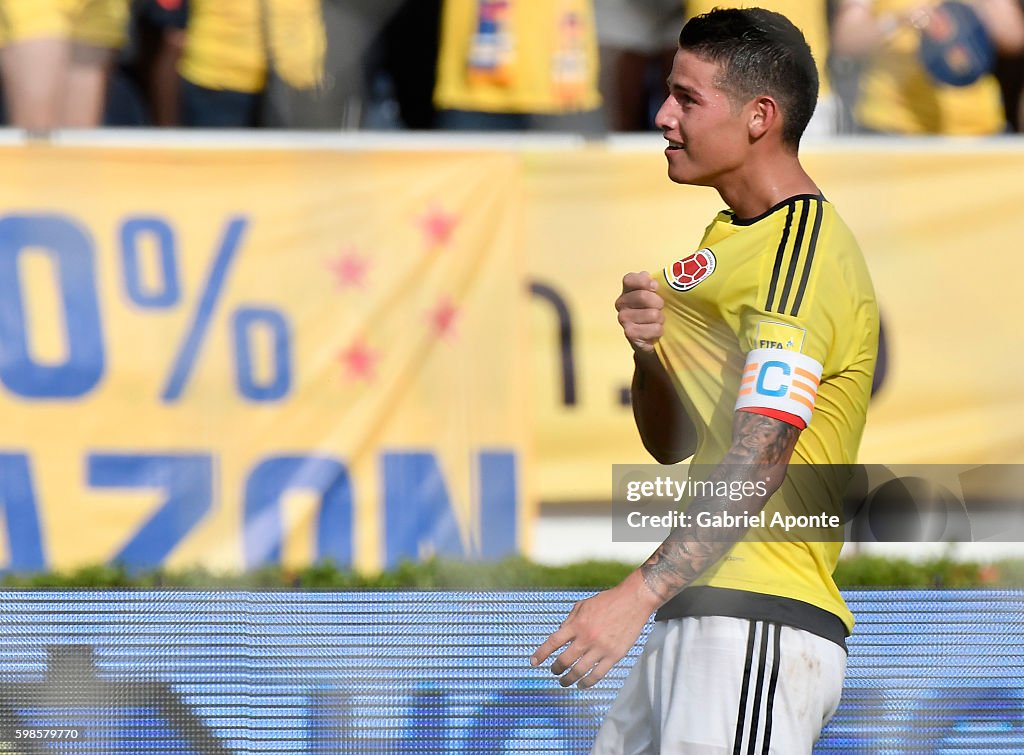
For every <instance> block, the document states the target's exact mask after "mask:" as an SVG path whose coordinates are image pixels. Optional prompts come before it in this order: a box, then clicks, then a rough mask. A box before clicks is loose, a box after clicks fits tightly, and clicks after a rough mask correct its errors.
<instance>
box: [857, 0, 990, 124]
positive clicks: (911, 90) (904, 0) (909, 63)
mask: <svg viewBox="0 0 1024 755" xmlns="http://www.w3.org/2000/svg"><path fill="white" fill-rule="evenodd" d="M969 1H970V0H968V2H969ZM928 4H929V5H938V2H932V3H928ZM920 5H922V2H921V0H874V2H872V4H871V10H872V12H873V13H874V14H875V16H876V17H881V16H885V15H887V14H890V13H892V14H898V13H902V12H904V11H907V10H910V9H911V8H915V7H919V6H920ZM919 47H920V32H918V30H917V29H915V28H913V27H912V26H909V25H903V26H901V27H899V29H898V30H897V31H896V32H895V33H894V34H893V36H892V38H891V39H889V41H888V42H886V43H885V45H884V46H883V47H882V48H881V49H880V50H878V51H877V52H876V53H875V54H874V55H873V56H872V57H871V58H870V59H869V61H868V64H867V67H866V69H865V70H864V72H863V74H862V75H861V79H860V92H859V94H858V97H857V103H856V105H855V106H854V116H855V117H856V119H857V121H858V122H859V123H861V124H862V125H864V126H866V127H867V128H870V129H873V130H875V131H883V132H886V133H896V134H947V135H959V136H971V135H983V134H994V133H998V132H1000V131H1002V130H1003V129H1004V127H1005V125H1006V119H1005V115H1004V112H1003V105H1002V99H1001V94H1000V91H999V83H998V82H997V81H996V78H995V76H993V75H991V74H987V75H985V76H983V77H982V78H980V79H979V80H978V81H976V82H975V83H974V84H970V85H968V86H965V87H954V86H948V85H946V84H940V83H938V82H936V81H935V80H933V79H932V78H931V77H930V76H929V75H928V72H927V71H926V70H925V69H924V66H923V65H922V64H921V62H920V60H919V59H918V48H919Z"/></svg>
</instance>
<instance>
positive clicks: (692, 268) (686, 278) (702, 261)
mask: <svg viewBox="0 0 1024 755" xmlns="http://www.w3.org/2000/svg"><path fill="white" fill-rule="evenodd" d="M715 264H716V261H715V255H714V252H712V251H711V250H710V249H707V248H704V249H701V250H700V251H699V252H694V253H693V254H691V255H690V256H689V257H683V259H681V260H679V261H678V262H673V263H672V265H671V266H670V267H666V268H665V280H667V281H668V285H670V286H672V288H674V289H675V290H676V291H689V290H690V289H691V288H693V287H694V286H696V285H697V284H698V283H700V282H701V281H702V280H704V279H705V278H707V277H708V276H710V275H711V273H713V272H715Z"/></svg>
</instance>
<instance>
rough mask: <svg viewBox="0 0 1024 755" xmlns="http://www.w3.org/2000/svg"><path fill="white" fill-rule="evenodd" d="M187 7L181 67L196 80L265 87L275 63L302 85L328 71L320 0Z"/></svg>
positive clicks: (199, 0)
mask: <svg viewBox="0 0 1024 755" xmlns="http://www.w3.org/2000/svg"><path fill="white" fill-rule="evenodd" d="M188 13H189V17H188V33H187V34H186V37H185V49H184V50H183V51H182V56H181V60H180V61H179V63H178V71H179V72H180V73H181V75H182V77H184V78H185V79H187V80H188V81H190V82H192V83H193V84H196V85H198V86H201V87H204V88H206V89H218V90H220V89H225V90H230V91H234V92H248V93H256V92H261V91H263V88H264V86H266V83H267V73H268V70H269V67H270V63H272V65H273V69H274V72H275V73H276V74H277V75H278V76H280V77H281V79H282V80H283V81H285V82H286V83H287V84H289V85H291V86H293V87H296V88H298V89H309V88H312V87H314V86H316V85H317V84H318V83H319V82H320V80H321V79H322V77H323V64H324V53H325V50H326V46H327V33H326V31H325V29H324V22H323V17H322V15H321V10H320V2H319V0H189V6H188ZM264 14H265V15H266V18H264ZM268 52H269V55H268ZM268 58H270V60H269V62H268Z"/></svg>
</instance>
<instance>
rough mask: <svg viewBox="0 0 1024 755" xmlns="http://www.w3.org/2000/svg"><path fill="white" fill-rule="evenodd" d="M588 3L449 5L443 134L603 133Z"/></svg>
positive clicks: (462, 1) (461, 1) (486, 0)
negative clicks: (447, 130)
mask: <svg viewBox="0 0 1024 755" xmlns="http://www.w3.org/2000/svg"><path fill="white" fill-rule="evenodd" d="M597 66H598V63H597V39H596V34H595V29H594V18H593V8H592V6H591V1H590V0H444V4H443V12H442V20H441V52H440V59H439V61H438V82H437V89H436V91H435V103H436V104H437V106H438V108H440V109H441V111H442V112H441V113H440V123H441V126H442V127H444V128H452V129H462V130H521V129H542V130H573V131H584V132H587V131H590V132H595V131H603V125H602V118H601V114H600V111H599V110H598V107H599V105H600V101H601V100H600V95H599V94H598V90H597Z"/></svg>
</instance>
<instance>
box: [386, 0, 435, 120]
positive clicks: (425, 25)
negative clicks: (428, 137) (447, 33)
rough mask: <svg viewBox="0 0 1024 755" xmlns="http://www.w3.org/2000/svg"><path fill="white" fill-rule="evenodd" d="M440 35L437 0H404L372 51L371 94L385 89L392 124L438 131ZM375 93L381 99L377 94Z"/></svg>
mask: <svg viewBox="0 0 1024 755" xmlns="http://www.w3.org/2000/svg"><path fill="white" fill-rule="evenodd" d="M440 37H441V0H405V2H403V3H402V6H401V8H400V9H399V10H398V12H397V13H396V14H395V15H394V17H392V19H391V20H390V21H389V22H388V24H387V26H385V27H384V30H383V32H381V34H380V36H379V37H378V39H377V42H376V44H375V45H374V47H373V48H372V51H371V56H370V60H371V63H370V66H369V68H370V73H371V80H370V86H371V90H373V89H377V90H379V89H380V88H381V87H382V86H383V87H384V88H386V89H387V90H388V91H385V92H384V93H383V94H384V95H385V96H390V99H391V102H392V104H393V106H394V108H395V112H394V113H393V114H392V117H391V120H392V122H393V125H394V126H396V127H400V128H410V129H431V128H436V127H437V108H436V107H435V106H434V88H435V87H436V86H437V57H438V54H439V53H440ZM382 78H383V79H384V82H383V84H382ZM375 94H376V95H377V97H378V98H379V97H380V96H381V93H380V92H379V91H377V92H375ZM371 104H374V103H371ZM371 116H372V114H371Z"/></svg>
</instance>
